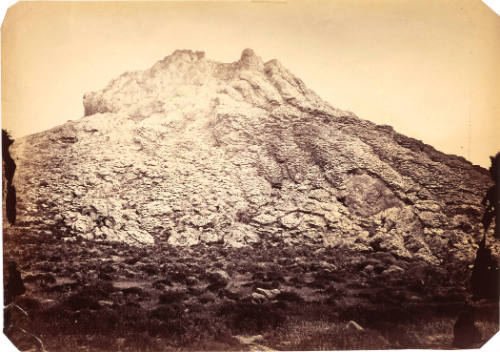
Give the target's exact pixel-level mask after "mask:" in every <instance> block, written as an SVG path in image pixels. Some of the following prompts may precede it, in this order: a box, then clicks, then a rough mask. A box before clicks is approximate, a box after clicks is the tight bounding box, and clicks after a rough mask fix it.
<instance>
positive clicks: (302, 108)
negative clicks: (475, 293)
mask: <svg viewBox="0 0 500 352" xmlns="http://www.w3.org/2000/svg"><path fill="white" fill-rule="evenodd" d="M332 84H334V82H332ZM84 108H85V116H84V117H83V118H81V119H79V120H77V121H68V122H67V123H66V124H64V125H62V126H59V127H56V128H54V129H51V130H48V131H45V132H42V133H38V134H35V135H31V136H28V137H25V138H22V139H19V140H17V141H16V143H15V144H14V146H13V147H12V153H13V155H14V156H15V159H16V163H17V165H18V168H17V173H16V175H15V184H16V187H17V189H18V219H19V221H18V225H17V226H21V227H22V226H25V227H26V228H30V229H35V228H36V229H40V230H41V231H43V230H44V229H46V228H50V229H53V228H57V229H60V231H61V233H62V234H63V236H67V237H68V238H70V239H71V238H74V237H76V236H81V237H83V238H85V239H92V240H107V241H123V242H127V243H132V244H137V245H148V244H154V241H155V239H156V238H158V237H159V236H161V237H163V238H168V241H169V242H170V243H172V244H176V245H194V244H198V243H207V244H210V243H214V242H218V243H221V242H223V243H226V244H227V245H230V246H245V245H252V244H254V243H257V242H260V241H268V242H276V241H278V242H281V241H282V242H285V243H289V244H294V243H314V244H323V245H324V246H333V247H348V248H351V249H353V248H354V249H359V250H360V251H390V252H392V253H394V254H396V255H397V256H400V257H403V258H404V257H407V258H421V259H423V260H425V261H428V262H429V263H434V264H439V262H440V260H441V258H442V256H443V255H444V253H449V252H450V251H452V252H453V251H454V252H455V253H456V255H457V256H466V257H472V256H473V255H474V251H475V249H474V246H473V244H474V243H475V238H477V237H478V236H480V231H481V230H482V229H481V225H480V221H479V219H480V216H481V214H482V211H483V209H482V208H481V205H480V203H481V199H482V196H483V195H484V194H485V192H486V190H487V188H488V186H489V185H490V182H491V181H490V180H489V178H488V174H487V172H486V171H485V170H484V169H482V168H480V167H477V166H473V165H472V164H470V163H469V162H467V161H466V160H465V159H463V158H461V157H456V156H451V155H445V154H443V153H440V152H438V151H436V150H435V149H434V148H432V147H430V146H428V145H425V144H423V143H422V142H420V141H417V140H415V139H412V138H408V137H405V136H403V135H401V134H398V133H397V132H395V131H394V130H393V129H392V128H391V127H389V126H380V125H376V124H374V123H371V122H368V121H365V120H362V119H359V118H358V117H357V116H355V115H354V114H353V113H350V112H347V111H342V110H339V109H336V108H334V107H332V106H331V105H329V104H328V103H326V102H325V101H323V100H322V99H321V98H320V97H318V96H317V95H316V94H315V93H314V92H312V91H311V90H309V89H308V88H307V87H306V86H305V85H304V83H303V82H302V81H301V80H300V79H299V78H297V77H295V76H294V75H293V74H291V73H290V72H289V71H288V70H287V69H286V68H284V67H283V66H282V65H281V64H280V63H279V62H278V61H277V60H271V61H269V62H266V63H264V62H262V60H261V59H260V58H259V57H258V56H257V55H256V54H255V53H254V52H253V51H252V50H250V49H246V50H244V51H243V53H242V55H241V58H240V59H239V60H238V61H236V62H233V63H218V62H214V61H211V60H208V59H206V58H205V55H204V53H202V52H192V51H187V50H182V51H176V52H174V53H173V54H172V55H170V56H167V57H165V58H164V59H163V60H161V61H159V62H157V63H156V64H154V65H153V66H152V67H151V68H149V69H147V70H145V71H136V72H127V73H124V74H122V75H121V76H120V77H118V78H116V79H114V80H112V81H111V82H110V83H109V84H108V86H106V87H105V88H104V89H102V90H100V91H96V92H90V93H87V94H85V96H84ZM45 231H49V230H45ZM50 231H53V230H50Z"/></svg>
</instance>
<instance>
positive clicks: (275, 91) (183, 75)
mask: <svg viewBox="0 0 500 352" xmlns="http://www.w3.org/2000/svg"><path fill="white" fill-rule="evenodd" d="M188 96H192V97H191V98H190V100H189V104H188V105H194V106H193V109H192V111H195V110H196V111H197V112H198V113H197V115H200V111H202V110H204V109H205V108H206V107H207V106H209V107H210V109H214V108H216V107H219V106H221V105H225V106H228V105H234V104H240V103H241V102H245V103H246V104H250V105H251V106H254V107H257V108H261V109H264V110H266V111H269V112H270V111H272V110H273V109H275V108H276V107H278V106H283V105H290V104H292V105H294V106H295V107H296V108H299V109H300V110H308V111H313V110H316V109H321V110H323V111H324V110H325V109H326V110H328V111H327V112H328V113H329V114H333V115H346V113H345V112H343V111H340V110H338V109H335V108H333V107H331V106H330V105H329V104H327V103H326V102H324V101H323V100H321V98H319V96H317V95H316V94H315V93H314V92H312V91H311V90H310V89H308V88H307V87H306V86H305V84H304V83H303V82H302V81H301V80H300V79H299V78H298V77H296V76H294V75H293V74H292V73H291V72H289V71H288V70H287V69H286V68H285V67H283V65H281V64H280V63H279V62H278V61H277V60H271V61H268V62H267V63H265V64H264V62H263V61H262V59H261V58H260V57H259V56H258V55H256V54H255V52H254V51H253V50H252V49H248V48H247V49H245V50H243V52H242V54H241V56H240V58H239V60H237V61H235V62H232V63H220V62H216V61H212V60H208V59H206V58H205V53H204V52H202V51H192V50H176V51H174V52H173V53H172V54H171V55H169V56H166V57H165V58H163V59H162V60H160V61H158V62H156V63H155V64H154V65H153V66H152V67H150V68H149V69H146V70H144V71H133V72H126V73H124V74H122V75H120V76H119V77H117V78H115V79H113V80H111V81H110V83H109V84H108V85H107V86H106V87H104V88H103V89H101V90H98V91H94V92H89V93H86V94H85V95H84V97H83V105H84V108H85V116H90V115H94V114H96V113H108V112H111V113H119V114H121V115H125V116H129V117H131V118H132V119H135V120H140V119H145V118H148V117H151V116H152V115H155V114H159V115H163V116H165V117H167V115H169V112H170V113H171V112H172V109H173V108H174V105H177V108H174V110H176V111H178V110H179V109H178V108H180V107H181V105H182V106H183V108H182V109H181V110H182V111H183V113H185V112H186V109H185V107H186V104H184V103H182V104H181V103H180V100H182V99H188ZM193 97H196V99H195V100H196V101H193V99H192V98H193ZM170 116H171V114H170Z"/></svg>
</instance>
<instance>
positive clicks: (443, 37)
mask: <svg viewBox="0 0 500 352" xmlns="http://www.w3.org/2000/svg"><path fill="white" fill-rule="evenodd" d="M246 47H250V48H253V49H254V51H255V52H256V53H257V54H258V55H259V56H261V57H262V59H263V60H265V61H267V60H270V59H273V58H277V59H278V60H279V61H281V62H282V63H283V64H284V65H285V66H286V67H287V68H288V69H289V70H290V71H291V72H293V73H294V74H295V75H297V76H298V77H300V78H301V79H302V80H303V81H304V82H305V83H306V85H307V86H308V87H309V88H311V89H313V90H314V91H316V92H317V93H318V94H319V95H320V96H321V97H322V98H324V99H325V100H327V101H329V102H330V103H331V104H332V105H334V106H336V107H339V108H341V109H346V110H350V111H352V112H354V113H356V114H357V115H358V116H359V117H360V118H363V119H368V120H371V121H374V122H376V123H382V124H389V125H392V126H394V128H395V129H396V130H397V131H399V132H401V133H403V134H406V135H408V136H411V137H414V138H417V139H421V140H423V141H424V142H426V143H428V144H431V145H433V146H434V147H436V148H437V149H439V150H441V151H444V152H446V153H452V154H458V155H462V156H464V157H465V158H467V159H468V160H470V161H472V162H473V163H476V164H480V165H482V166H489V158H488V156H489V155H493V154H495V153H496V152H497V151H499V150H500V138H499V137H498V134H499V132H500V99H499V97H500V96H499V93H498V92H497V88H498V86H499V84H500V65H499V63H500V18H499V17H498V16H497V15H496V14H494V13H493V12H492V11H491V10H490V9H489V8H488V7H486V5H484V4H483V3H482V2H481V1H479V0H478V1H472V0H452V1H451V0H450V1H445V0H439V1H436V0H428V1H427V0H426V1H424V0H419V1H415V0H408V1H405V0H378V1H376V0H372V1H366V0H365V1H356V0H331V1H310V0H308V1H287V2H281V3H276V2H275V3H269V2H257V3H248V2H244V3H241V2H240V3H235V2H231V3H228V2H218V3H214V2H207V3H188V4H179V3H149V4H145V3H142V4H140V3H127V2H123V3H111V4H110V3H108V4H105V3H78V2H74V3H60V2H59V3H57V2H56V3H17V4H16V5H15V6H14V7H13V8H11V9H10V10H9V11H8V14H7V17H6V19H5V21H4V24H3V26H2V100H3V104H2V117H3V121H2V126H3V128H7V129H8V130H10V131H11V133H12V134H13V136H14V137H20V136H23V135H26V134H30V133H34V132H38V131H43V130H45V129H48V128H51V127H54V126H56V125H59V124H62V123H64V122H66V121H67V120H69V119H72V120H74V119H78V118H80V117H82V116H83V104H82V96H83V94H84V92H86V91H90V90H97V89H100V88H103V87H104V86H105V85H106V84H107V83H108V82H109V80H110V79H112V78H114V77H116V76H118V75H120V74H121V73H123V72H124V71H130V70H138V69H146V68H148V67H150V66H152V65H153V64H154V63H155V62H156V61H158V60H160V59H162V58H163V57H165V56H167V55H170V54H171V53H172V52H173V51H174V50H175V49H193V50H202V51H205V52H206V56H207V58H209V59H212V60H216V61H221V62H233V61H235V60H238V59H239V56H240V54H241V51H242V50H243V49H244V48H246Z"/></svg>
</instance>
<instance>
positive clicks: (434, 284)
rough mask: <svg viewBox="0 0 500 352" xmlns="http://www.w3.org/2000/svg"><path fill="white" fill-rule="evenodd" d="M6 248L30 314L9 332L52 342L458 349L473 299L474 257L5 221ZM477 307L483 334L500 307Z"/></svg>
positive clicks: (75, 347)
mask: <svg viewBox="0 0 500 352" xmlns="http://www.w3.org/2000/svg"><path fill="white" fill-rule="evenodd" d="M4 253H5V254H4V257H5V261H6V262H8V261H10V260H15V261H16V262H17V263H18V264H19V267H20V271H21V273H22V276H23V280H24V282H25V285H26V288H27V292H26V294H25V295H23V296H21V297H18V299H17V301H16V303H17V304H18V305H19V306H20V307H21V308H22V309H23V310H25V311H26V312H27V313H28V316H26V315H24V314H23V313H22V312H20V311H19V310H17V309H15V310H14V311H13V312H12V317H13V321H14V323H15V326H16V328H12V329H10V330H8V331H7V335H8V336H10V337H11V339H12V340H13V341H14V342H15V343H16V344H17V345H18V347H20V348H30V347H33V346H39V345H40V343H39V342H37V341H36V339H35V338H34V337H33V336H30V335H27V334H26V333H24V332H22V331H21V330H20V329H19V328H22V329H23V330H24V331H26V332H29V333H30V334H32V335H34V336H36V337H37V338H39V339H40V340H41V341H42V342H43V344H44V347H45V348H46V349H47V350H48V351H69V350H71V351H165V350H176V351H178V350H249V349H252V348H254V347H255V344H253V343H242V342H241V340H239V339H238V338H237V336H255V335H261V336H259V338H258V344H259V345H260V346H267V347H269V348H272V349H278V350H334V349H383V348H451V343H452V339H453V325H454V322H455V321H456V319H457V315H458V314H459V312H460V310H461V308H462V306H463V303H464V301H465V299H466V297H467V291H466V289H465V286H464V282H465V281H466V280H467V277H468V270H467V263H452V262H450V263H443V265H442V266H441V267H433V266H429V265H427V264H426V263H424V262H419V261H408V260H405V259H402V258H396V257H394V256H393V255H392V254H390V253H384V252H367V253H350V252H346V251H345V250H341V249H324V248H321V247H310V246H303V247H287V246H281V245H275V246H271V245H268V246H260V245H259V246H256V247H253V248H250V247H249V248H240V249H231V248H224V246H223V245H222V244H219V245H213V246H210V247H208V246H204V245H200V246H195V247H190V248H176V247H171V246H169V245H167V244H165V243H161V242H159V243H157V244H156V245H155V246H152V247H146V248H136V247H130V246H127V245H123V244H117V243H94V242H85V241H77V242H72V241H66V240H64V238H59V239H58V238H56V237H55V236H54V235H53V234H52V233H50V232H47V233H19V232H9V229H7V231H5V235H4ZM395 267H397V268H400V269H402V270H399V269H397V270H396V269H394V268H395ZM391 268H392V269H393V270H390V269H391ZM6 279H7V280H8V278H6ZM273 290H274V291H273ZM266 295H269V296H266ZM475 316H476V325H477V326H478V327H479V329H480V331H481V335H482V342H484V341H485V340H487V339H488V338H489V337H490V336H492V335H493V334H494V333H495V332H496V331H497V330H498V305H488V304H486V303H478V304H476V306H475ZM351 320H353V321H355V322H356V323H357V324H359V325H360V326H362V327H363V330H362V331H360V330H357V329H356V328H352V327H347V325H348V322H349V321H351ZM351 325H352V324H351ZM482 342H480V343H478V346H479V345H480V344H481V343H482Z"/></svg>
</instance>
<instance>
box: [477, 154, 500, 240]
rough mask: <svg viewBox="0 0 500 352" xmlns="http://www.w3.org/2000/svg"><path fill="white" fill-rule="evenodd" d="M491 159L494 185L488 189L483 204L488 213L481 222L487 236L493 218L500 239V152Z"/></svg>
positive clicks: (496, 235)
mask: <svg viewBox="0 0 500 352" xmlns="http://www.w3.org/2000/svg"><path fill="white" fill-rule="evenodd" d="M490 159H491V166H490V176H491V178H492V180H493V182H494V184H493V186H491V187H490V188H489V189H488V192H486V195H485V196H484V198H483V201H482V202H481V204H482V205H483V206H484V205H485V206H486V211H485V212H484V215H483V218H482V220H481V222H482V223H483V226H484V232H485V235H486V233H487V232H488V229H489V228H490V225H491V223H492V221H493V218H495V237H496V238H500V216H499V214H498V212H499V211H500V208H499V206H498V205H499V204H498V203H499V202H500V184H499V183H500V180H499V178H500V152H499V153H497V155H495V156H494V157H492V156H490Z"/></svg>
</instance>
